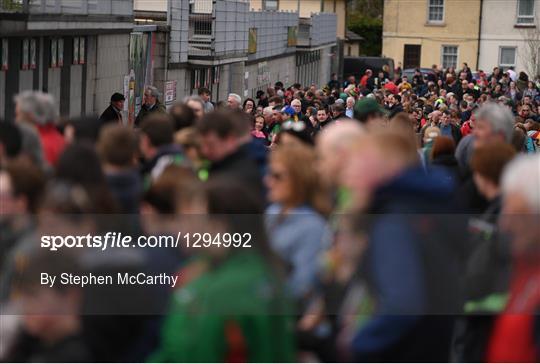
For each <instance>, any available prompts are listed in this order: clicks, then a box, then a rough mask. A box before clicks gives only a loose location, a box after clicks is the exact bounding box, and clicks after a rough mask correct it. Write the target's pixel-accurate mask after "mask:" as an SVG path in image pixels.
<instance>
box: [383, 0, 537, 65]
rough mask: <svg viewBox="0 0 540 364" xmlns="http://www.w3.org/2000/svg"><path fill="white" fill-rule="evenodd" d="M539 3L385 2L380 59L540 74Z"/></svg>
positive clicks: (528, 0)
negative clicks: (510, 69) (511, 68)
mask: <svg viewBox="0 0 540 364" xmlns="http://www.w3.org/2000/svg"><path fill="white" fill-rule="evenodd" d="M539 19H540V0H505V1H501V0H468V1H454V0H385V2H384V25H383V55H384V56H387V57H390V58H393V59H394V61H395V62H396V64H397V62H401V63H402V65H403V68H414V67H431V66H432V65H433V64H437V65H442V66H443V68H447V67H449V66H457V67H460V66H461V64H462V63H463V62H467V63H468V65H469V67H471V68H473V69H482V70H484V71H491V70H492V69H493V67H496V66H497V67H502V68H503V69H504V68H508V67H514V68H515V69H516V70H519V71H525V72H527V73H528V74H529V75H533V74H537V73H539V72H540V20H539Z"/></svg>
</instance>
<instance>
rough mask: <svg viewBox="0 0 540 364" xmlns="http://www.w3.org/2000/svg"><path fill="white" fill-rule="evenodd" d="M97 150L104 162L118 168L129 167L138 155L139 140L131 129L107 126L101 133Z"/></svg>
mask: <svg viewBox="0 0 540 364" xmlns="http://www.w3.org/2000/svg"><path fill="white" fill-rule="evenodd" d="M96 148H97V152H98V154H99V157H100V158H101V160H102V161H104V162H106V163H109V164H112V165H113V166H117V167H129V166H131V165H132V164H133V159H134V157H135V155H136V153H137V138H136V136H135V133H134V132H133V130H132V129H130V128H127V127H125V126H121V125H115V124H113V125H107V126H105V127H103V128H102V129H101V131H100V133H99V139H98V142H97V146H96Z"/></svg>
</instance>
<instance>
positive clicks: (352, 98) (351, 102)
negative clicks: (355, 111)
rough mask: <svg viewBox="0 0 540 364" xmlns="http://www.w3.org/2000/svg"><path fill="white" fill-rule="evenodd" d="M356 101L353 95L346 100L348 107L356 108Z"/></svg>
mask: <svg viewBox="0 0 540 364" xmlns="http://www.w3.org/2000/svg"><path fill="white" fill-rule="evenodd" d="M355 102H356V100H355V99H354V97H352V96H349V97H347V102H346V105H347V109H352V108H354V103H355Z"/></svg>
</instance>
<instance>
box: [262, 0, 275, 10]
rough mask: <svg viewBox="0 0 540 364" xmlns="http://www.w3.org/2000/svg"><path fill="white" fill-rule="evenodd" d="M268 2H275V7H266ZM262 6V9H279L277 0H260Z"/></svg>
mask: <svg viewBox="0 0 540 364" xmlns="http://www.w3.org/2000/svg"><path fill="white" fill-rule="evenodd" d="M268 2H271V3H272V4H273V3H275V4H276V6H275V8H274V7H272V8H268ZM262 8H263V10H275V11H277V10H279V0H262Z"/></svg>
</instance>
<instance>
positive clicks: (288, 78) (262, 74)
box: [242, 55, 296, 98]
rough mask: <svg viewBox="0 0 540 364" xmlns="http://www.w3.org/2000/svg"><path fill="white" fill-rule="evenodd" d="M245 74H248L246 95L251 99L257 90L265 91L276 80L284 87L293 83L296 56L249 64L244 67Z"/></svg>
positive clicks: (294, 79)
mask: <svg viewBox="0 0 540 364" xmlns="http://www.w3.org/2000/svg"><path fill="white" fill-rule="evenodd" d="M246 72H247V73H248V82H247V85H248V95H249V97H252V98H253V97H255V96H256V94H257V91H258V90H265V89H266V88H267V87H268V86H271V85H273V84H274V83H275V82H276V81H278V80H279V81H281V82H283V83H284V84H285V85H286V86H288V85H290V84H292V83H293V82H295V81H296V56H295V55H290V56H287V57H280V58H276V59H272V60H269V61H263V62H255V63H250V64H249V65H247V66H246ZM242 96H243V95H242Z"/></svg>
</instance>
